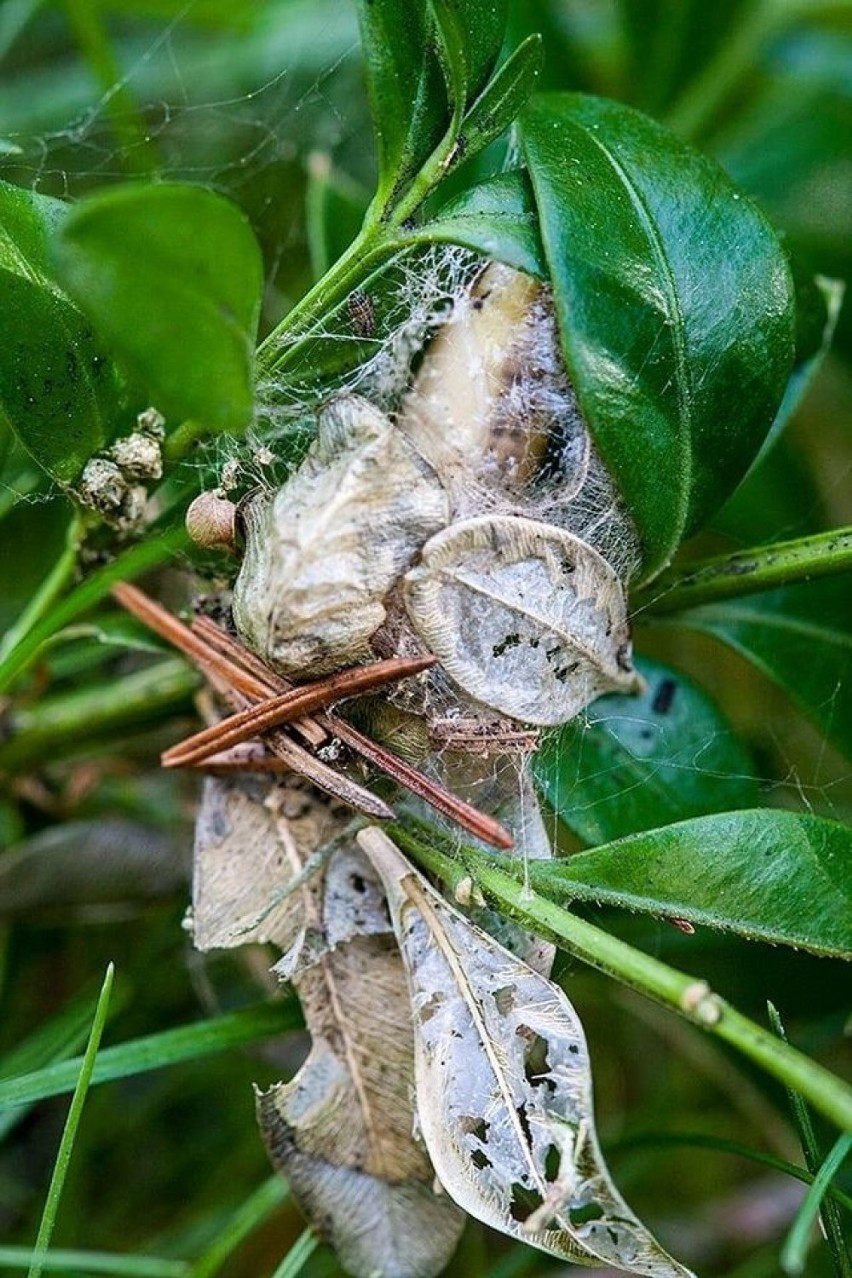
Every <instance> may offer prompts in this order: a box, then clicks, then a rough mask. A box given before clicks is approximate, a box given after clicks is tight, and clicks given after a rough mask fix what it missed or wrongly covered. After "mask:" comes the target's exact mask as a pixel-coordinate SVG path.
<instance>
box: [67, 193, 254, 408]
mask: <svg viewBox="0 0 852 1278" xmlns="http://www.w3.org/2000/svg"><path fill="white" fill-rule="evenodd" d="M54 261H55V264H56V269H57V272H58V274H59V277H60V279H61V280H62V282H63V284H64V285H65V286H66V288H67V289H68V291H69V292H70V293H71V295H72V296H73V297H74V298H75V299H76V300H77V301H78V302H79V304H80V306H81V307H83V309H84V310H85V311H86V312H87V313H88V315H89V316H90V317H91V318H92V320H93V321H94V322H95V323H96V324H97V327H98V329H99V331H100V332H102V333H103V335H104V337H105V338H106V339H107V340H108V341H109V342H110V344H111V346H112V348H113V350H114V351H115V353H116V355H117V356H118V357H120V358H121V360H122V361H123V362H124V363H126V365H127V366H128V368H130V369H131V370H132V371H133V372H134V373H135V374H136V376H137V377H138V378H139V379H140V380H141V381H142V382H143V384H144V385H145V387H146V390H147V392H148V394H149V396H150V398H151V400H152V401H153V402H154V403H155V404H156V406H157V407H158V408H159V409H160V411H161V412H163V413H164V414H165V416H166V417H167V418H168V419H169V421H170V422H171V423H172V424H176V422H177V421H180V420H182V419H184V418H193V419H195V420H196V421H199V422H202V423H203V424H204V425H205V426H207V427H208V428H209V429H211V430H238V429H240V428H242V427H244V426H245V425H246V424H247V422H248V420H249V418H250V416H251V410H252V391H253V360H254V342H255V336H256V330H257V323H258V317H259V313H260V299H261V289H262V285H263V269H262V263H261V258H260V250H259V248H258V245H257V241H256V240H255V237H254V234H253V233H252V230H251V227H250V226H249V223H248V220H247V219H246V218H245V217H244V215H243V214H242V213H241V212H240V211H239V210H238V209H237V208H235V207H234V205H232V204H230V203H229V202H228V201H227V200H223V199H221V198H220V197H219V196H217V195H214V194H213V193H212V192H210V191H206V190H203V189H202V188H201V187H194V186H183V185H177V184H174V185H171V184H166V185H162V186H142V185H136V184H134V185H128V186H123V187H114V188H113V189H112V190H109V191H106V192H104V193H101V194H98V195H95V196H92V197H91V198H90V199H87V200H85V201H82V202H81V203H80V204H78V205H77V206H76V207H75V208H74V209H73V211H72V212H71V213H70V214H69V216H68V217H67V218H66V219H65V220H64V221H63V222H62V224H61V225H60V226H59V228H58V229H57V233H56V236H55V240H54Z"/></svg>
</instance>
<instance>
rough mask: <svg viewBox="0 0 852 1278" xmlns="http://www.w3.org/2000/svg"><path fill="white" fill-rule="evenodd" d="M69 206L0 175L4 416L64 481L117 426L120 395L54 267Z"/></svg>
mask: <svg viewBox="0 0 852 1278" xmlns="http://www.w3.org/2000/svg"><path fill="white" fill-rule="evenodd" d="M67 214H68V206H67V205H65V204H63V203H62V202H61V201H60V200H53V199H49V198H48V197H47V196H43V195H35V194H33V193H31V192H29V191H21V190H19V189H18V188H17V187H14V186H9V185H7V184H6V183H0V303H1V304H0V421H2V422H6V423H7V424H8V425H9V426H10V427H11V428H12V430H13V431H14V432H15V434H16V435H17V437H18V439H19V440H20V441H21V443H22V444H23V445H24V447H25V448H26V449H27V451H28V452H29V453H30V454H31V456H32V457H34V458H35V460H36V461H37V462H38V463H39V465H40V466H42V467H43V468H44V469H45V470H46V471H47V472H48V474H50V475H52V476H53V478H54V479H57V480H59V482H60V483H72V482H73V481H74V480H75V479H76V478H77V477H78V476H79V474H80V472H81V471H82V469H83V467H84V466H85V464H86V462H87V461H88V459H89V457H91V455H92V453H95V452H97V451H98V449H100V448H102V447H103V445H104V444H106V443H108V442H109V441H110V440H112V439H113V438H114V436H115V435H116V434H117V433H118V432H117V427H118V425H119V422H118V414H119V409H120V403H121V383H120V379H119V376H118V373H117V370H116V368H115V366H114V365H113V364H112V363H111V361H110V360H109V359H108V358H107V357H106V354H105V352H104V349H103V347H102V345H101V343H100V341H99V340H98V339H97V338H96V337H95V335H94V334H93V332H92V327H91V324H90V323H89V320H88V319H87V318H86V316H85V315H83V313H82V312H81V311H80V310H78V308H77V306H75V305H74V303H73V302H72V301H71V299H70V298H69V297H67V296H66V294H65V293H63V292H62V290H61V289H60V288H59V287H58V286H57V284H56V283H55V281H54V279H53V278H52V273H51V271H50V269H49V267H48V256H49V240H50V236H51V234H52V233H53V232H54V230H55V229H56V228H57V227H58V226H60V225H61V224H62V222H63V221H64V219H65V218H66V216H67Z"/></svg>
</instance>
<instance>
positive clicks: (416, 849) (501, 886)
mask: <svg viewBox="0 0 852 1278" xmlns="http://www.w3.org/2000/svg"><path fill="white" fill-rule="evenodd" d="M389 833H390V831H389ZM391 837H393V838H396V839H397V841H398V842H399V843H400V845H401V846H403V848H404V850H405V851H408V852H409V853H410V854H411V855H412V856H413V857H414V858H415V859H416V860H417V861H419V862H420V863H421V864H423V865H425V866H426V868H427V869H429V870H431V871H432V872H433V873H435V874H437V875H439V876H440V877H441V878H442V879H445V880H447V881H448V882H450V883H451V884H457V883H458V881H459V878H460V877H462V876H463V874H464V872H465V871H464V870H462V871H461V874H460V867H459V864H458V861H456V860H454V859H453V858H451V857H448V856H446V854H444V853H443V852H440V851H438V850H437V849H436V848H434V847H426V846H424V845H423V844H422V843H420V841H419V840H415V839H412V838H411V836H410V835H405V833H404V832H403V834H402V837H400V833H399V827H396V826H395V827H393V833H392V835H391ZM460 859H461V861H462V863H463V865H464V867H465V868H466V872H467V874H468V875H469V876H470V877H471V878H472V879H473V880H474V883H475V884H476V885H477V886H478V887H479V888H480V889H481V891H482V892H484V893H485V895H486V896H488V897H491V898H492V899H493V900H494V901H495V902H497V903H498V904H499V905H501V906H503V907H504V908H507V909H508V911H509V912H510V913H511V914H512V915H513V916H514V917H516V918H518V919H519V921H521V922H522V923H524V924H525V925H526V926H532V927H533V928H534V929H535V930H536V931H537V932H541V933H544V934H545V935H548V936H550V937H552V938H553V939H554V940H555V941H556V942H557V943H558V944H559V945H560V946H562V947H563V948H564V949H567V950H568V951H569V952H570V953H572V954H574V955H576V956H577V957H578V958H580V959H582V960H583V962H585V963H589V964H591V966H592V967H595V968H597V969H598V970H599V971H601V972H606V973H607V974H608V975H609V976H613V977H615V978H616V979H617V980H619V981H621V982H622V983H623V984H624V985H627V986H629V987H630V988H631V989H635V990H637V991H638V992H639V993H640V994H644V995H646V996H647V997H649V998H653V999H655V1000H656V1001H657V1002H659V1003H662V1004H664V1005H665V1006H667V1007H669V1008H671V1009H673V1010H674V1011H675V1012H677V1013H678V1015H680V1016H683V1017H685V1018H686V1019H687V1020H689V1021H691V1022H692V1023H693V1024H694V1025H698V1026H700V1027H701V1028H702V1029H704V1030H706V1031H707V1032H708V1033H710V1034H715V1035H716V1036H717V1037H718V1038H721V1039H723V1040H724V1041H725V1042H728V1043H730V1044H731V1045H732V1046H733V1047H735V1048H736V1049H737V1050H738V1051H739V1052H741V1053H742V1054H743V1055H744V1056H748V1057H749V1058H750V1059H751V1060H753V1061H754V1062H755V1063H756V1064H758V1065H759V1066H760V1067H761V1068H762V1069H765V1070H766V1071H767V1073H769V1074H772V1075H773V1077H774V1078H777V1079H778V1080H779V1081H780V1082H782V1083H784V1084H786V1085H787V1086H788V1087H794V1088H795V1089H796V1090H797V1091H798V1092H800V1093H801V1095H802V1096H804V1097H806V1099H807V1100H809V1101H810V1102H811V1104H812V1105H813V1106H814V1107H815V1108H816V1109H818V1110H819V1111H820V1112H821V1113H823V1114H825V1115H826V1117H828V1118H830V1119H831V1120H832V1121H833V1122H835V1123H837V1124H838V1126H840V1127H842V1128H844V1129H850V1130H852V1088H850V1087H847V1086H846V1084H845V1083H843V1082H842V1081H841V1080H840V1079H839V1078H836V1077H835V1076H834V1075H833V1074H832V1073H830V1071H829V1070H827V1069H824V1068H823V1067H822V1066H821V1065H818V1064H817V1063H816V1062H815V1061H812V1060H810V1059H809V1058H808V1057H807V1056H805V1055H804V1054H803V1053H802V1052H798V1051H796V1049H795V1048H792V1047H789V1046H788V1045H787V1044H786V1043H783V1042H782V1041H781V1040H780V1039H778V1038H776V1037H775V1035H774V1034H771V1033H769V1031H767V1030H765V1029H762V1028H761V1027H760V1026H759V1025H756V1024H755V1023H754V1022H753V1021H750V1020H749V1019H748V1017H746V1016H743V1015H742V1014H741V1013H740V1012H738V1011H736V1010H735V1008H733V1007H731V1006H730V1005H729V1004H728V1003H726V1002H725V1001H724V1000H723V999H721V998H720V997H719V996H718V995H717V994H715V993H714V992H713V991H712V990H711V989H710V987H709V986H708V985H707V984H706V983H705V982H704V981H700V980H696V978H695V977H693V976H689V975H687V974H686V973H685V972H679V971H677V969H676V968H673V967H669V966H668V965H667V964H665V963H661V962H660V961H659V959H655V958H651V956H650V955H647V954H643V953H642V951H641V950H636V949H634V948H633V946H631V945H627V944H626V943H625V942H624V941H621V940H619V939H618V937H615V936H611V935H610V934H609V933H608V932H605V931H603V930H602V929H601V928H599V927H595V926H594V925H593V924H592V923H587V922H586V921H585V919H581V918H578V917H577V915H575V914H572V913H571V912H570V911H569V910H566V909H563V907H562V906H559V905H555V904H554V903H553V902H552V901H548V900H546V899H545V898H544V897H541V896H538V895H537V894H536V893H535V892H533V891H532V890H531V889H530V888H528V887H525V886H524V885H523V883H522V882H518V881H517V880H516V879H515V878H514V877H513V873H509V872H507V870H506V869H503V868H502V867H501V865H500V864H498V863H497V862H496V861H495V860H493V859H492V858H490V857H487V856H486V855H484V854H483V853H480V852H477V851H476V850H475V849H473V848H463V849H461V852H460ZM512 871H513V872H514V873H517V874H519V875H521V876H522V875H523V866H522V865H520V864H518V865H517V866H512Z"/></svg>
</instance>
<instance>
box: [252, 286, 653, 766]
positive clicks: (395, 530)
mask: <svg viewBox="0 0 852 1278" xmlns="http://www.w3.org/2000/svg"><path fill="white" fill-rule="evenodd" d="M242 516H243V521H244V529H245V553H244V557H243V561H242V566H241V569H240V572H239V575H238V577H237V581H236V584H235V587H234V596H233V613H234V621H235V624H236V626H237V629H238V631H239V633H240V636H241V638H242V639H243V641H244V642H245V643H246V644H247V645H248V646H249V647H251V648H253V649H254V650H255V651H257V652H258V653H260V654H261V655H262V656H263V657H265V658H266V659H267V660H268V661H269V662H270V663H271V664H272V665H273V666H275V667H277V668H278V669H279V670H280V671H281V672H282V673H284V674H286V675H288V676H291V677H296V678H305V677H307V676H308V675H311V676H314V675H318V674H323V673H328V672H331V671H333V670H337V669H340V668H343V667H345V666H350V665H353V664H357V663H360V662H364V661H367V660H370V659H373V658H375V657H377V656H382V657H386V656H391V655H397V654H398V655H403V654H405V655H412V654H416V653H418V652H422V651H429V652H432V653H434V654H435V656H436V657H437V658H438V663H439V664H438V666H437V667H436V671H435V672H432V673H430V674H429V675H428V676H424V677H423V679H422V680H421V681H420V682H419V685H418V691H417V692H416V693H415V694H412V693H411V692H408V693H407V694H406V701H405V703H404V704H402V705H400V707H399V708H400V710H401V711H409V712H410V713H412V714H416V715H417V716H420V717H422V718H425V721H426V723H427V724H428V726H429V731H430V733H431V734H432V736H433V738H434V739H438V740H440V741H442V742H446V740H447V737H448V735H450V736H451V735H452V732H451V727H450V726H449V725H452V724H453V723H462V724H464V725H468V728H469V726H470V725H471V724H473V725H474V730H473V734H474V736H476V737H477V738H478V739H479V740H480V741H481V740H482V739H483V738H484V737H487V735H488V731H489V725H490V724H493V723H494V722H495V721H500V720H506V719H509V720H513V721H519V722H521V723H525V724H531V725H553V724H558V723H563V722H565V721H566V720H568V719H570V718H572V717H573V716H574V715H575V714H577V713H578V712H579V711H580V710H581V709H582V708H583V707H584V706H585V705H587V704H588V703H589V702H590V701H592V700H593V699H594V698H595V697H597V696H599V695H600V694H601V693H604V692H609V691H622V692H624V691H629V690H632V689H634V688H635V687H636V686H637V678H636V675H635V673H634V671H633V667H632V663H631V649H630V638H629V630H628V623H627V612H626V606H625V599H624V591H623V586H622V581H623V580H624V579H625V578H626V576H627V575H628V574H629V571H630V569H631V567H632V565H633V563H634V560H635V553H636V539H635V534H634V532H633V529H632V527H631V525H630V521H629V519H628V517H627V515H626V513H625V512H624V510H623V508H622V507H621V506H620V504H619V501H618V498H617V495H616V493H615V491H614V488H613V485H612V483H611V481H610V479H609V477H608V475H607V473H606V471H605V469H604V466H603V464H602V462H601V459H600V457H599V455H598V454H597V452H596V450H595V447H594V445H593V443H592V440H591V437H590V435H589V432H588V430H587V428H586V426H585V424H584V422H583V419H582V416H581V414H580V410H579V407H578V404H577V400H576V397H575V395H574V392H573V390H572V388H571V385H570V382H569V380H568V378H567V375H566V373H565V370H564V367H563V365H562V361H561V356H560V353H559V343H558V335H557V332H556V325H555V320H554V316H553V309H552V304H551V299H550V294H549V291H548V289H547V288H546V287H545V286H544V285H542V284H541V283H539V282H538V281H535V280H533V279H531V278H530V277H529V276H526V275H523V274H521V273H520V272H518V271H515V270H512V269H511V268H509V267H506V266H502V265H497V264H492V265H489V266H488V267H487V268H485V269H484V270H483V271H482V272H481V273H480V274H479V276H478V278H476V279H475V280H474V282H473V284H472V285H471V286H469V287H468V288H467V289H466V291H465V292H464V293H463V294H462V295H461V296H460V297H459V298H457V300H456V301H455V305H454V307H453V309H452V312H451V314H450V315H449V318H448V319H447V320H446V322H445V323H444V324H443V326H442V327H441V328H440V329H439V330H438V332H437V335H436V336H435V337H434V338H433V340H432V341H431V343H430V345H429V346H428V348H427V350H426V352H425V354H424V356H423V360H422V363H421V366H420V369H419V372H418V373H417V375H416V377H415V379H414V381H413V384H412V385H411V387H410V389H409V390H408V392H407V393H406V394H405V395H404V396H403V398H402V401H401V403H400V405H399V408H398V411H397V412H396V413H395V414H394V416H393V417H391V416H389V415H387V414H385V413H383V412H381V411H380V410H379V409H377V408H376V407H374V406H373V405H372V404H371V403H369V402H368V401H367V400H366V399H363V398H361V397H360V396H357V395H354V394H347V395H342V396H339V397H338V398H336V399H334V400H333V401H332V402H331V403H330V404H329V405H328V406H327V407H326V408H325V409H324V410H323V411H322V412H321V413H320V415H319V420H318V429H317V437H316V439H315V442H314V443H313V445H312V447H311V448H310V450H309V452H308V454H307V456H306V457H305V459H304V460H303V462H302V464H301V465H300V466H299V467H298V469H297V470H295V471H294V472H293V473H292V474H291V476H290V477H289V479H288V480H287V481H286V482H285V483H284V485H283V486H282V487H281V488H280V489H278V491H277V492H275V493H273V494H269V493H259V494H257V495H255V496H254V497H252V498H251V499H249V500H248V501H247V503H246V504H245V506H244V508H243V510H242ZM466 730H467V729H466Z"/></svg>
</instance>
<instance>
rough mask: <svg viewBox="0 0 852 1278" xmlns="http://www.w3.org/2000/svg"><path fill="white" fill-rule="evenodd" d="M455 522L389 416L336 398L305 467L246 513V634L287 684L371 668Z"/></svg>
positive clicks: (240, 606)
mask: <svg viewBox="0 0 852 1278" xmlns="http://www.w3.org/2000/svg"><path fill="white" fill-rule="evenodd" d="M448 513H449V512H448V505H447V497H446V493H445V492H444V490H443V488H442V487H441V484H440V483H439V481H438V479H437V477H436V475H435V473H434V471H433V469H432V467H431V466H430V465H429V464H428V463H427V462H426V461H424V460H423V458H422V457H420V456H419V455H418V454H417V453H416V452H415V451H414V449H412V447H411V446H410V444H409V443H408V442H407V440H406V439H405V438H404V436H403V435H402V434H401V433H400V431H399V430H398V429H397V428H396V427H395V426H394V424H393V423H392V422H391V421H390V420H389V418H387V417H385V415H384V414H383V413H380V412H379V411H378V409H375V408H373V406H372V405H371V404H368V403H367V401H366V400H363V399H360V398H358V397H356V396H354V395H351V396H347V397H345V398H343V399H339V400H335V401H334V403H333V404H332V405H331V406H330V407H329V408H328V409H327V410H326V412H325V413H324V414H323V415H322V417H321V419H320V422H319V432H318V436H317V439H316V441H315V443H314V444H313V446H312V447H311V449H310V451H309V452H308V455H307V457H306V458H305V460H304V461H303V462H302V465H301V466H300V467H299V469H298V470H297V471H296V472H295V473H294V474H293V475H291V477H290V479H289V480H288V481H287V483H285V484H284V486H283V488H280V489H279V490H278V492H277V493H276V494H275V496H274V497H273V498H272V499H269V498H268V497H266V496H260V497H258V498H256V499H255V500H253V501H251V502H250V503H248V505H247V506H246V508H245V512H244V514H245V522H246V553H245V557H244V559H243V565H242V569H241V571H240V575H239V577H238V578H237V581H236V584H235V586H234V620H235V621H236V624H237V628H238V630H239V631H240V634H241V635H242V637H243V638H244V640H245V642H246V643H247V644H248V645H249V646H250V647H252V648H254V650H255V651H256V652H260V653H262V654H263V655H264V656H265V657H266V659H267V660H269V661H270V662H271V663H272V664H273V665H275V666H277V667H278V668H279V669H280V670H282V671H283V672H284V673H285V674H293V675H297V676H298V675H302V676H304V674H305V672H306V671H311V673H313V674H315V675H316V674H323V673H326V672H328V671H331V670H336V669H340V668H341V667H343V666H346V665H352V664H354V663H356V662H358V661H363V660H364V659H365V658H367V657H369V655H370V649H369V644H368V641H369V639H370V636H371V635H372V634H373V633H374V632H375V631H376V629H377V628H378V627H379V626H380V625H381V623H382V621H383V620H384V616H385V608H384V604H383V602H382V601H383V599H384V596H385V595H386V593H387V592H388V590H389V589H390V587H391V585H392V584H393V583H394V581H396V580H397V578H398V577H400V576H401V575H402V573H403V572H404V571H405V569H406V568H407V567H409V565H410V564H411V563H412V562H413V560H414V558H415V556H416V554H417V552H418V550H419V548H420V546H422V545H423V543H424V542H425V541H427V540H428V538H429V537H430V536H431V535H432V533H434V532H437V531H438V529H440V528H442V527H443V526H444V525H445V524H446V522H447V518H448Z"/></svg>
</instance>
